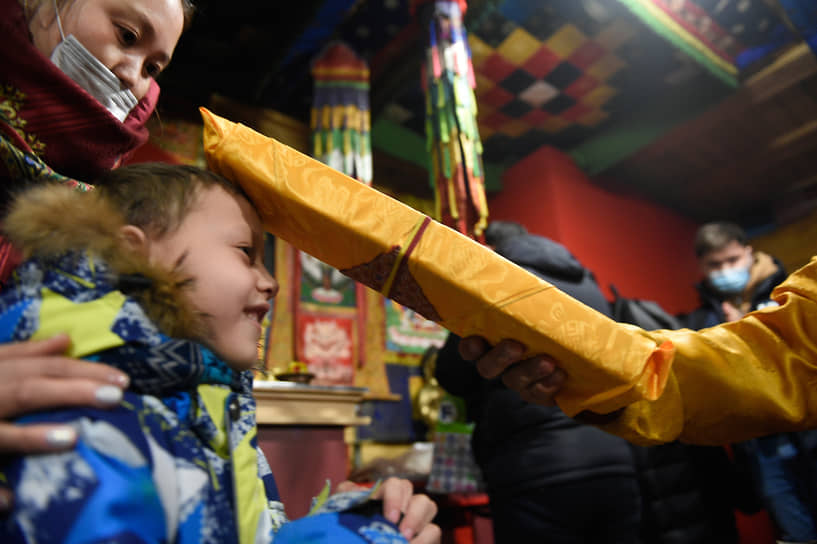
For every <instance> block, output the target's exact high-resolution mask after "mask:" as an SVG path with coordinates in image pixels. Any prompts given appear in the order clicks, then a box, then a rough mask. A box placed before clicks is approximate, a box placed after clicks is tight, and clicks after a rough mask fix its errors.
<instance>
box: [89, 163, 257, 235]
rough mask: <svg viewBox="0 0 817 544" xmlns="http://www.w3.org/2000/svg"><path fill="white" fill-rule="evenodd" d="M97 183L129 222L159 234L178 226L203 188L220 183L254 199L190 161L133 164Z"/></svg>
mask: <svg viewBox="0 0 817 544" xmlns="http://www.w3.org/2000/svg"><path fill="white" fill-rule="evenodd" d="M95 185H96V190H97V191H99V193H100V196H102V197H103V198H105V199H107V200H109V201H110V202H111V203H112V204H113V205H114V206H115V207H116V208H117V209H118V210H119V211H120V212H121V213H122V214H123V215H124V218H125V222H126V223H128V224H130V225H135V226H137V227H139V228H141V229H142V230H144V231H145V232H146V233H149V234H150V235H152V236H156V237H161V236H163V235H165V234H167V233H169V232H173V231H174V230H176V228H178V226H179V225H180V224H181V222H182V221H183V220H184V218H185V217H186V216H187V214H188V213H189V212H190V209H191V208H192V207H193V206H194V205H195V204H196V199H197V198H198V195H199V191H200V190H202V189H205V188H209V187H215V186H218V187H221V188H223V189H224V190H226V191H227V192H228V193H230V194H232V195H238V196H242V197H244V198H245V199H247V201H248V202H250V203H251V201H250V199H249V198H248V197H247V195H246V193H245V192H244V191H243V190H242V189H241V187H239V186H238V185H236V184H235V183H233V182H231V181H230V180H228V179H226V178H224V177H222V176H220V175H218V174H216V173H213V172H210V171H209V170H205V169H203V168H197V167H195V166H187V165H178V164H166V163H159V162H156V163H138V164H131V165H128V166H123V167H121V168H117V169H114V170H111V171H110V172H106V173H105V174H103V175H102V176H101V177H99V178H97V179H96V180H95Z"/></svg>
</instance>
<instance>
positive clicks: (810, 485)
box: [685, 221, 817, 542]
mask: <svg viewBox="0 0 817 544" xmlns="http://www.w3.org/2000/svg"><path fill="white" fill-rule="evenodd" d="M695 254H696V256H697V258H698V264H699V268H700V270H701V273H702V274H703V275H704V279H703V280H702V281H701V282H700V283H699V284H698V285H697V288H698V292H699V294H700V297H701V306H700V307H699V308H698V309H696V310H695V311H693V312H692V313H691V314H689V315H688V316H687V318H686V321H685V324H686V326H687V327H689V328H691V329H703V328H706V327H712V326H715V325H718V324H720V323H724V322H726V321H735V320H738V319H740V318H741V317H743V316H744V315H745V314H746V313H748V312H750V311H753V310H757V309H759V308H763V307H765V306H769V305H773V304H776V303H775V302H773V301H771V300H770V296H771V292H772V289H773V288H774V287H775V286H777V284H779V283H780V282H782V281H783V280H784V279H785V278H786V272H785V270H784V269H783V265H782V264H781V263H780V262H779V261H778V260H777V259H775V258H774V257H772V256H770V255H768V254H766V253H763V252H761V251H754V250H753V249H752V246H750V245H749V244H748V241H747V237H746V233H745V232H744V231H743V229H742V228H740V227H739V226H738V225H736V224H734V223H729V222H724V221H721V222H714V223H707V224H705V225H703V226H701V227H700V228H699V229H698V232H697V234H696V236H695ZM733 450H734V451H735V454H736V456H737V458H738V459H739V460H741V461H742V462H744V463H746V467H747V468H748V472H749V473H750V474H751V475H752V478H753V479H754V483H755V486H756V489H757V492H758V494H759V496H760V498H761V500H762V502H763V504H764V506H765V507H766V509H767V510H768V512H769V514H770V516H771V518H772V520H773V522H774V524H775V528H776V530H777V533H778V538H779V539H780V540H779V541H780V542H807V541H812V540H815V539H817V522H816V521H815V520H817V515H816V514H817V500H815V498H817V466H815V461H814V454H815V452H817V431H804V432H799V433H782V434H775V435H769V436H764V437H761V438H757V439H753V440H749V441H747V442H741V443H739V444H734V445H733Z"/></svg>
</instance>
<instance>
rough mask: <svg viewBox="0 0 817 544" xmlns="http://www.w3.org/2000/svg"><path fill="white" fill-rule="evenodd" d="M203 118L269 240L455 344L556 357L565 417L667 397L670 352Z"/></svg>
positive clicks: (324, 172) (404, 210) (419, 218)
mask: <svg viewBox="0 0 817 544" xmlns="http://www.w3.org/2000/svg"><path fill="white" fill-rule="evenodd" d="M202 112H203V115H204V121H205V133H204V147H205V155H206V157H207V161H208V164H209V166H210V168H211V169H213V170H214V171H216V172H219V173H221V174H223V175H225V176H227V177H228V178H231V179H233V180H235V181H237V182H239V183H240V184H241V185H242V186H243V187H244V189H245V190H246V191H247V192H248V194H249V195H250V197H251V198H252V200H253V202H254V203H255V205H256V207H257V209H258V210H259V213H260V215H261V217H262V220H263V221H264V225H265V228H267V229H268V230H269V231H270V232H271V233H272V234H274V235H276V236H279V237H281V238H283V239H284V240H286V241H287V242H289V243H291V244H292V245H294V246H295V247H297V248H299V249H301V250H303V251H306V252H307V253H309V254H311V255H313V256H314V257H316V258H318V259H320V260H321V261H323V262H326V263H327V264H330V265H332V266H334V267H335V268H338V269H340V270H341V271H343V272H344V273H345V274H347V275H349V276H351V277H352V278H354V279H356V280H358V281H360V282H361V283H363V284H365V285H368V286H369V287H371V288H373V289H375V290H377V291H380V292H382V293H383V294H384V295H386V296H387V297H389V298H392V299H393V300H395V301H397V302H399V303H400V304H402V305H404V306H407V307H409V308H411V309H413V310H415V311H417V312H419V313H420V314H422V315H423V316H424V317H426V318H428V319H432V320H434V321H436V322H438V323H440V324H442V325H443V326H444V327H446V328H447V329H449V330H451V331H454V332H456V333H457V334H460V335H462V336H467V335H471V334H479V335H482V336H484V337H486V338H488V339H489V340H490V341H493V342H497V341H499V340H500V339H502V338H516V339H518V340H520V341H522V342H524V343H525V344H526V345H527V346H528V347H529V348H530V350H531V352H532V353H541V352H544V353H551V354H553V355H554V356H555V357H557V358H558V359H559V360H560V361H561V362H562V364H563V365H564V367H565V369H566V370H567V372H568V374H569V375H570V380H569V382H568V385H567V387H566V388H565V390H564V393H563V394H562V395H561V397H560V404H561V406H562V408H563V409H564V410H565V411H566V412H568V413H571V414H575V413H576V412H579V411H581V410H586V409H595V410H598V411H602V412H604V411H609V410H612V409H616V408H619V407H621V406H622V405H624V404H627V403H630V402H633V401H635V400H638V399H644V398H652V399H654V398H657V397H658V395H660V393H661V391H662V389H663V386H664V383H665V380H666V378H667V372H668V370H669V367H668V365H667V364H666V362H667V360H668V358H669V357H670V356H671V352H672V349H671V346H664V347H660V343H659V342H656V340H654V339H653V338H651V337H650V336H649V335H647V334H646V333H645V332H643V331H641V330H639V329H636V328H635V327H625V326H621V325H617V324H616V323H615V322H613V321H612V320H610V319H609V318H607V317H605V316H604V315H602V314H600V313H598V312H595V311H592V310H588V309H587V308H586V307H584V306H583V305H581V304H579V303H578V302H576V301H575V300H574V299H572V298H571V297H569V296H567V295H565V294H564V293H562V292H561V291H559V290H558V289H556V288H554V287H553V286H551V285H550V284H548V283H546V282H544V281H543V280H541V279H539V278H538V277H536V276H534V275H533V274H530V273H529V272H527V271H526V270H524V269H523V268H521V267H518V266H516V265H514V264H513V263H511V262H510V261H507V260H506V259H504V258H502V257H500V256H499V255H497V254H496V253H495V252H493V251H491V250H490V249H488V248H486V247H484V246H482V245H480V244H478V243H477V242H475V241H473V240H471V239H469V238H468V237H466V236H464V235H462V234H460V233H458V232H456V231H455V230H453V229H451V228H448V227H446V226H444V225H441V224H440V223H437V222H436V221H433V220H430V219H429V218H428V217H426V216H425V215H423V214H421V213H420V212H418V211H416V210H414V209H412V208H410V207H408V206H406V205H404V204H402V203H400V202H398V201H397V200H394V199H392V198H390V197H388V196H386V195H384V194H382V193H380V192H378V191H376V190H374V189H371V188H370V187H367V186H365V185H363V184H362V183H359V182H357V181H356V180H354V179H352V178H350V177H348V176H345V175H344V174H342V173H340V172H338V171H336V170H333V169H331V168H329V167H327V166H326V165H324V164H322V163H320V162H318V161H316V160H314V159H312V158H310V157H308V156H306V155H303V154H301V153H299V152H297V151H295V150H294V149H291V148H289V147H287V146H285V145H283V144H281V143H279V142H277V141H275V140H273V139H271V138H267V137H265V136H263V135H261V134H258V133H257V132H254V131H253V130H251V129H249V128H247V127H245V126H243V125H238V124H235V123H232V122H230V121H228V120H226V119H222V118H220V117H217V116H215V115H213V114H212V113H210V112H208V111H207V110H204V109H203V110H202ZM602 362H603V364H602Z"/></svg>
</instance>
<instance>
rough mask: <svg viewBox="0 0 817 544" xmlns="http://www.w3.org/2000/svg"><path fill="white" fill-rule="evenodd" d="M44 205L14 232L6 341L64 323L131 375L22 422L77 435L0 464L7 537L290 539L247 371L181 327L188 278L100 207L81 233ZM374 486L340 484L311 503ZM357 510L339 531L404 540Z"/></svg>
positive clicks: (1, 534)
mask: <svg viewBox="0 0 817 544" xmlns="http://www.w3.org/2000/svg"><path fill="white" fill-rule="evenodd" d="M84 198H87V197H84ZM38 206H39V207H43V208H45V209H43V210H40V209H37V210H34V211H33V212H32V213H31V214H30V215H27V216H26V221H25V223H26V224H25V225H24V227H25V228H24V229H23V230H25V232H23V233H22V234H20V233H17V234H16V235H15V236H13V238H12V239H13V240H15V242H16V243H18V245H21V246H22V248H23V249H24V250H25V251H26V252H27V253H28V254H29V255H34V257H31V258H29V259H28V260H26V261H25V262H24V263H23V264H22V265H20V266H19V267H18V268H17V269H16V271H15V272H14V274H13V277H12V279H11V281H10V282H9V284H8V285H6V286H5V287H4V288H3V291H2V294H0V342H15V341H22V340H28V339H37V338H47V337H50V336H52V335H53V334H55V333H57V332H67V333H68V334H69V335H70V336H71V340H72V344H71V348H70V351H69V353H68V355H69V356H73V357H81V358H85V359H88V360H92V361H102V362H105V363H106V364H109V365H112V366H114V367H117V368H119V369H121V370H123V371H124V372H126V373H127V374H128V375H129V376H130V378H131V386H130V388H129V390H128V391H127V392H126V393H125V395H124V399H123V401H122V403H121V404H120V405H119V406H118V407H117V408H115V409H112V410H99V409H94V408H66V409H60V410H55V411H48V412H42V413H39V414H36V415H29V416H26V417H23V418H21V419H20V420H19V421H20V422H21V423H43V422H60V423H67V424H70V425H72V426H73V427H74V428H75V429H76V430H77V431H78V435H79V442H78V445H77V447H76V448H75V449H74V450H72V451H68V452H65V453H55V454H44V455H28V456H24V457H20V458H16V459H12V460H10V461H7V462H4V463H3V464H2V465H0V480H5V482H6V483H7V485H9V486H11V488H12V489H13V491H14V493H15V503H14V510H13V512H12V513H11V515H10V516H8V517H7V518H5V519H2V520H0V542H3V543H12V542H32V543H33V542H37V543H50V542H66V543H79V542H83V543H84V542H129V543H130V542H133V543H142V542H177V543H191V544H192V543H196V544H199V543H214V544H215V543H218V544H224V543H241V544H249V543H264V542H272V541H273V539H275V540H276V541H277V542H281V541H286V542H293V541H295V540H292V539H289V540H284V539H283V538H281V535H283V534H286V533H287V531H283V532H277V531H278V530H279V528H280V527H282V526H284V525H286V526H293V527H292V528H293V529H297V528H298V526H297V524H298V522H289V523H287V519H286V516H285V513H284V508H283V505H282V504H281V502H280V500H279V496H278V491H277V489H276V486H275V480H274V478H273V475H272V474H271V472H270V469H269V466H268V464H267V462H266V460H265V458H264V455H263V453H261V451H260V449H259V448H258V447H257V443H256V422H255V402H254V400H253V397H252V394H251V393H252V374H251V372H236V371H234V370H232V369H230V368H229V367H228V366H227V365H226V364H225V363H224V362H223V361H221V360H219V359H218V358H217V357H216V356H215V355H214V354H213V353H212V352H210V351H209V350H208V349H206V348H205V347H203V346H201V345H199V344H198V343H196V342H194V341H191V340H185V339H182V338H183V337H185V336H188V335H187V334H186V333H190V336H192V333H193V332H195V331H196V330H199V329H197V327H199V326H200V324H199V322H198V321H199V319H198V318H197V317H196V314H195V312H193V311H192V310H190V309H189V308H188V306H187V302H186V300H185V297H184V296H183V293H182V291H183V286H184V285H185V282H184V281H181V280H179V279H178V278H174V277H173V276H172V274H166V273H163V272H160V271H157V270H153V269H151V268H150V267H149V266H148V265H146V264H145V263H141V262H137V263H134V262H133V261H132V257H131V256H123V255H120V254H119V252H118V250H117V248H116V243H115V242H114V243H111V241H110V239H109V238H110V236H111V233H115V232H117V229H116V228H115V227H116V225H115V224H113V225H111V224H105V221H106V219H105V217H104V214H98V213H88V211H87V210H85V213H83V214H82V215H83V216H84V217H81V218H79V219H73V220H72V221H74V222H76V221H80V222H84V223H90V227H89V225H88V224H83V225H79V226H78V225H76V224H74V225H72V226H73V227H74V230H79V231H80V232H81V233H83V234H82V237H83V238H85V239H84V240H82V241H81V242H74V241H67V240H73V239H74V237H72V236H71V233H59V232H55V231H53V229H51V230H49V229H48V228H46V227H47V225H45V226H41V227H42V228H28V227H30V226H31V225H29V222H34V224H35V226H36V224H37V222H38V221H40V220H44V219H43V216H49V215H51V216H52V219H53V216H54V214H57V212H61V213H64V214H65V213H67V214H68V215H70V216H71V217H75V216H76V215H77V213H78V212H71V211H67V212H66V209H65V207H64V205H63V204H60V205H59V206H57V207H56V208H54V207H53V206H52V209H50V210H49V209H48V206H44V205H43V203H38ZM57 217H59V214H58V215H57ZM45 219H48V218H47V217H46V218H45ZM53 222H54V221H53V220H52V221H51V223H52V224H53ZM85 227H89V228H85ZM6 228H7V229H8V228H9V226H8V225H6ZM12 230H13V229H12ZM12 234H13V235H14V233H13V232H12ZM62 234H66V235H65V236H62ZM89 238H91V239H89ZM77 245H80V246H81V247H83V248H85V249H77V247H76V246H77ZM66 246H68V247H67V248H66ZM66 249H67V250H68V251H66ZM100 254H102V255H104V256H105V259H104V260H101V259H100V258H99V257H98V255H100ZM159 323H161V324H162V326H161V327H160V326H158V324H159ZM162 330H172V331H174V334H175V335H177V336H180V337H182V338H180V337H171V336H168V335H166V334H164V333H163V332H162ZM366 498H367V497H366V494H365V493H361V492H358V493H347V494H342V495H335V496H333V497H332V498H330V499H329V500H327V501H325V502H323V503H322V504H319V505H316V508H315V512H316V513H325V512H330V511H335V510H345V509H347V508H348V507H349V506H350V505H353V504H358V503H360V502H362V501H365V500H366ZM358 521H359V522H360V523H358V526H356V527H355V528H354V529H353V530H351V532H350V533H349V534H350V535H352V533H355V535H357V536H360V535H364V536H365V535H366V534H369V535H372V538H363V539H360V540H344V541H348V542H366V541H370V542H384V543H391V542H404V540H403V539H402V537H400V536H399V534H397V532H396V531H395V530H394V528H393V527H390V526H389V525H388V524H383V523H381V522H380V521H379V520H374V521H372V520H371V519H369V520H365V519H364V520H358ZM335 522H337V518H334V522H333V523H335ZM333 530H334V529H333ZM289 532H290V533H292V532H293V531H292V530H290V531H289ZM341 541H342V540H337V542H341Z"/></svg>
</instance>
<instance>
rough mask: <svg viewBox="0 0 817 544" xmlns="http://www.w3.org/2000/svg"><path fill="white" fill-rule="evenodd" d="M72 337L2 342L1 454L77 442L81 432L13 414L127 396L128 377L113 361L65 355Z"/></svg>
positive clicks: (107, 403)
mask: <svg viewBox="0 0 817 544" xmlns="http://www.w3.org/2000/svg"><path fill="white" fill-rule="evenodd" d="M69 344H70V340H69V338H68V336H67V335H64V334H61V335H57V336H55V337H53V338H49V339H47V340H32V341H28V342H20V343H15V344H0V454H3V453H17V452H19V453H38V452H53V451H60V450H65V449H68V448H71V447H73V445H74V443H75V442H76V432H75V431H74V430H73V429H72V428H71V427H67V426H61V425H16V424H14V423H9V419H11V418H14V417H16V416H19V415H22V414H28V413H31V412H36V411H38V410H42V409H45V408H54V407H58V406H95V407H99V408H109V407H111V406H115V405H117V404H119V402H120V401H121V400H122V389H123V388H125V387H127V385H128V377H127V376H126V375H125V374H123V373H122V372H119V371H118V370H115V369H113V368H111V367H109V366H105V365H101V364H99V363H90V362H87V361H78V360H76V359H70V358H68V357H64V356H62V354H63V353H64V352H65V350H66V349H68V346H69Z"/></svg>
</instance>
